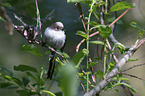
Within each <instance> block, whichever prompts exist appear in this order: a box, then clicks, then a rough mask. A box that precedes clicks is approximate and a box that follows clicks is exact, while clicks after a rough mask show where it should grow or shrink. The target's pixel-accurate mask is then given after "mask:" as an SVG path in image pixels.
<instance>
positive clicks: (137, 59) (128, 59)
mask: <svg viewBox="0 0 145 96" xmlns="http://www.w3.org/2000/svg"><path fill="white" fill-rule="evenodd" d="M138 60H139V59H128V62H130V61H138Z"/></svg>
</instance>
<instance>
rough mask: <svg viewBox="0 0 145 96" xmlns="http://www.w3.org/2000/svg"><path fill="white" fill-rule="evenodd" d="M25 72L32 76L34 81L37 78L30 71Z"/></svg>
mask: <svg viewBox="0 0 145 96" xmlns="http://www.w3.org/2000/svg"><path fill="white" fill-rule="evenodd" d="M26 74H27V75H28V76H30V77H31V78H33V79H34V80H35V81H37V78H36V77H35V76H34V75H33V74H32V73H30V72H26Z"/></svg>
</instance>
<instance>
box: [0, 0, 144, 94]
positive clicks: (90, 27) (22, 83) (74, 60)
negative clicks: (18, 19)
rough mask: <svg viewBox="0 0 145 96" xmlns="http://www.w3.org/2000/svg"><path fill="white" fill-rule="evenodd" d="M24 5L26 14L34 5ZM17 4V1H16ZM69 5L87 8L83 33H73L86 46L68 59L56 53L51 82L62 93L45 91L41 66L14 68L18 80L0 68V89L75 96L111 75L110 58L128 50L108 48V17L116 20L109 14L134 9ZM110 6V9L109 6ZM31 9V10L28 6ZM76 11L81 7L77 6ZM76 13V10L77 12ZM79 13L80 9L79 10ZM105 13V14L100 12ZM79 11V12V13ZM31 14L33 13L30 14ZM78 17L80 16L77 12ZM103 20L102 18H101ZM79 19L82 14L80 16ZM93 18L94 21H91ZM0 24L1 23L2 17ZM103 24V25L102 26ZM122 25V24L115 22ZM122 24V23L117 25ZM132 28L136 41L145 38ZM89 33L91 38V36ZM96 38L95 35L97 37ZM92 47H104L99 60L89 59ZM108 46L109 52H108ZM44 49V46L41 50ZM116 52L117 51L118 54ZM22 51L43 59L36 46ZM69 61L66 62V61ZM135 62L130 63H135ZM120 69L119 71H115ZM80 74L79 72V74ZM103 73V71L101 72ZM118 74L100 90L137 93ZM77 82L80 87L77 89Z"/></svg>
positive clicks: (96, 3)
mask: <svg viewBox="0 0 145 96" xmlns="http://www.w3.org/2000/svg"><path fill="white" fill-rule="evenodd" d="M24 1H25V3H27V4H26V5H27V11H28V12H29V13H31V12H30V11H29V8H34V2H29V0H24ZM17 2H18V0H17ZM67 2H68V3H77V4H80V3H84V4H86V5H88V6H89V9H88V12H89V13H88V15H87V16H86V17H85V18H83V17H82V18H81V19H82V23H83V24H86V25H85V27H84V30H83V31H82V30H80V31H78V32H77V33H76V35H79V36H81V37H82V38H84V40H85V42H86V46H85V47H84V48H83V49H82V50H80V51H79V52H77V53H76V54H75V55H74V56H72V57H71V56H69V55H68V54H67V53H65V52H63V53H62V52H60V51H56V52H58V53H59V54H58V55H57V58H56V61H57V62H58V63H59V65H58V66H57V68H56V69H57V71H58V74H57V75H56V74H55V78H54V79H53V81H57V86H58V87H59V88H60V90H61V92H59V93H53V92H51V91H50V90H49V89H48V88H47V86H48V85H47V83H46V82H47V81H48V80H47V79H46V73H47V72H46V67H45V66H41V67H40V69H36V68H35V67H34V66H29V65H22V64H21V65H18V66H14V68H13V69H14V71H18V72H21V74H24V75H22V76H21V78H18V77H17V76H15V75H13V74H14V73H13V72H12V71H10V70H9V69H6V68H4V67H0V76H1V77H0V80H1V82H0V88H7V89H12V88H13V89H17V93H18V94H19V95H20V96H32V95H39V96H43V95H46V94H49V95H50V96H58V95H57V94H59V96H63V95H64V96H76V94H77V90H78V87H79V86H81V88H82V89H81V91H82V90H83V91H84V93H85V92H89V91H90V90H91V89H93V88H94V87H95V86H96V84H97V83H99V82H100V81H101V80H104V79H105V78H106V76H107V75H108V73H109V72H111V71H112V70H113V69H114V68H115V65H116V63H117V62H116V61H115V60H114V59H115V58H113V57H114V56H115V55H114V54H115V53H118V54H120V53H121V54H123V53H124V52H126V51H127V50H128V49H127V48H126V47H125V46H124V45H123V44H121V43H119V42H117V43H116V42H113V41H115V40H112V42H113V43H114V44H112V45H109V43H110V42H111V41H108V38H109V37H110V34H112V29H113V27H112V28H111V26H108V25H109V24H108V22H112V20H110V19H108V18H110V16H111V19H112V18H113V20H114V19H116V18H115V17H114V16H113V15H112V14H111V12H115V11H120V10H124V9H127V8H132V7H133V5H132V4H131V3H127V2H118V3H114V2H113V3H112V2H110V1H108V0H101V1H100V0H67ZM108 2H110V3H111V4H112V5H111V6H112V7H109V4H110V3H108ZM0 5H1V6H5V7H10V6H13V3H12V2H11V3H10V2H6V3H5V2H4V3H0ZM29 5H30V6H29ZM78 7H81V6H80V5H78ZM78 9H79V8H78ZM80 9H81V8H80ZM103 9H104V10H103ZM79 11H81V10H79ZM32 13H33V12H32ZM80 13H81V12H80ZM102 14H103V15H104V16H103V15H102ZM80 15H82V14H80ZM31 16H35V14H31ZM94 18H95V19H94ZM1 19H2V20H4V19H3V18H2V17H1ZM102 21H103V22H102ZM118 21H120V22H121V20H118ZM120 24H121V23H120ZM131 26H132V27H134V28H137V29H138V30H139V32H138V39H137V41H139V40H140V38H141V36H142V35H143V34H144V32H145V30H144V29H143V28H142V27H140V26H139V25H138V24H137V23H136V22H132V23H131ZM95 32H98V38H101V39H99V40H98V39H96V40H92V38H91V36H92V34H93V33H95ZM91 33H92V34H91ZM96 34H97V33H96ZM91 44H94V45H97V46H101V47H102V46H103V48H102V49H103V50H101V51H102V53H101V52H100V53H98V54H101V56H102V57H100V56H99V55H98V56H96V57H95V58H91V56H90V51H91V50H90V45H91ZM110 46H111V48H110ZM42 47H43V46H42ZM118 48H119V49H120V51H118ZM21 49H22V51H26V52H29V53H31V54H34V55H36V56H39V57H40V58H43V59H44V54H43V53H42V52H41V51H40V49H39V47H37V46H35V44H29V45H23V46H22V48H21ZM46 53H47V54H49V52H45V54H46ZM67 59H68V60H67ZM136 60H138V59H135V60H132V59H129V60H128V62H130V61H136ZM98 64H101V65H102V67H103V69H99V70H97V71H96V72H94V70H93V69H94V68H95V66H97V65H98ZM118 69H119V68H118ZM78 70H80V71H78ZM102 70H103V71H102ZM119 72H120V73H118V74H115V75H114V76H113V77H110V78H112V81H111V82H109V83H108V84H107V85H106V86H105V87H104V88H103V90H109V89H113V88H115V87H116V86H125V87H127V88H129V89H130V90H132V91H133V92H134V93H136V90H135V88H133V87H132V86H131V85H130V84H129V82H128V81H129V79H127V78H124V77H123V73H121V72H122V70H121V69H120V70H119ZM79 82H80V85H79ZM114 90H115V91H117V92H118V91H119V90H118V89H114Z"/></svg>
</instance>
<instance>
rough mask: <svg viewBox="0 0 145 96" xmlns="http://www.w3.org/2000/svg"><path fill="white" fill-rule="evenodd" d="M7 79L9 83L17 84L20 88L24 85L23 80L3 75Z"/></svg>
mask: <svg viewBox="0 0 145 96" xmlns="http://www.w3.org/2000/svg"><path fill="white" fill-rule="evenodd" d="M2 76H3V77H4V78H5V79H7V80H9V81H13V82H15V83H16V84H17V85H18V86H22V85H23V83H22V81H21V80H19V79H18V78H15V77H11V76H8V75H4V74H3V75H2Z"/></svg>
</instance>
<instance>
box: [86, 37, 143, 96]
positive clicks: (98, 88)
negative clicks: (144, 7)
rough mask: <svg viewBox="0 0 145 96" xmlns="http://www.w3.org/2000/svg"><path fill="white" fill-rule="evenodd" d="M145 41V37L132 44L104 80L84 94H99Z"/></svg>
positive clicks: (89, 95)
mask: <svg viewBox="0 0 145 96" xmlns="http://www.w3.org/2000/svg"><path fill="white" fill-rule="evenodd" d="M144 42H145V38H144V39H142V40H140V42H138V43H136V44H135V45H134V46H132V47H131V48H130V49H129V50H128V51H127V53H126V54H125V55H124V57H123V58H122V59H121V60H120V61H119V62H118V63H117V64H116V66H115V67H114V68H113V69H112V70H111V72H110V73H108V75H107V76H106V78H105V79H104V80H102V81H101V82H100V83H98V85H97V86H95V87H94V88H93V89H92V90H91V91H89V92H88V93H86V94H85V95H84V96H92V95H94V94H97V93H98V92H100V91H101V90H102V89H103V88H104V87H105V86H106V85H107V84H108V83H109V82H110V81H111V80H112V78H113V77H114V76H115V75H116V74H117V73H118V72H119V69H121V68H122V66H123V65H125V63H126V62H127V61H128V59H129V58H130V56H132V55H133V54H134V52H135V51H136V50H137V49H138V48H139V47H140V46H141V45H142V44H143V43H144Z"/></svg>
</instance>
